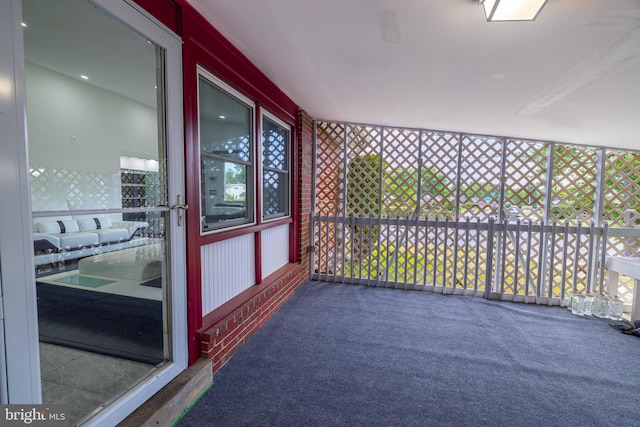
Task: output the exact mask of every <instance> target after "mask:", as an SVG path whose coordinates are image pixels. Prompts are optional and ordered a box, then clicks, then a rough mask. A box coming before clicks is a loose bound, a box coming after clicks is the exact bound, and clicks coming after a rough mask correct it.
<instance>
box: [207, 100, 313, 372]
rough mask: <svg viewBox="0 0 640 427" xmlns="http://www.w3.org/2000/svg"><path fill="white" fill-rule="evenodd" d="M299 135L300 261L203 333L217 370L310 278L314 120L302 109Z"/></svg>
mask: <svg viewBox="0 0 640 427" xmlns="http://www.w3.org/2000/svg"><path fill="white" fill-rule="evenodd" d="M297 138H298V141H297V142H298V144H297V145H298V160H299V161H298V165H297V168H298V179H299V181H298V193H299V194H298V196H299V198H300V199H299V204H298V209H299V212H298V214H299V216H298V218H299V230H298V231H299V233H298V236H299V239H300V244H299V246H298V248H299V249H298V250H299V260H300V262H299V263H297V264H295V265H293V266H291V267H289V268H288V269H285V270H284V271H285V273H284V274H282V276H280V277H278V278H276V279H275V280H274V281H273V282H271V283H269V284H268V285H267V286H266V288H265V289H264V290H263V291H262V292H260V293H259V294H257V295H256V296H255V297H253V298H252V299H251V300H250V301H248V302H247V303H245V304H244V305H243V306H242V307H240V308H239V309H238V310H236V311H235V312H233V313H232V314H230V315H229V316H227V317H226V318H224V319H223V320H222V321H220V322H218V323H216V324H215V325H213V326H212V327H210V328H208V329H207V330H206V331H204V332H202V333H201V334H200V343H201V349H202V356H203V357H206V358H208V359H212V365H213V372H216V371H217V370H218V369H220V368H221V367H222V366H223V365H224V364H225V363H226V362H227V361H228V360H229V359H230V358H231V356H232V355H233V354H234V353H235V352H236V351H237V350H238V348H240V347H241V346H242V345H243V344H244V343H245V342H246V341H247V339H249V337H250V336H251V335H252V334H253V333H254V332H255V331H257V330H258V329H259V328H260V327H261V326H262V325H264V324H265V322H266V321H267V320H269V318H270V317H271V315H272V314H273V313H275V312H276V311H278V309H279V308H280V307H281V306H282V304H284V303H285V302H286V301H287V300H288V299H289V297H291V295H293V293H294V292H295V291H296V289H297V288H298V286H300V284H302V283H303V282H304V281H305V280H307V279H308V278H309V251H308V247H309V245H310V221H311V207H312V203H311V202H312V200H311V195H312V187H311V186H312V185H313V171H312V165H313V120H312V119H311V117H309V115H308V114H307V113H306V112H305V111H302V110H300V111H299V112H298V132H297ZM281 271H282V270H281Z"/></svg>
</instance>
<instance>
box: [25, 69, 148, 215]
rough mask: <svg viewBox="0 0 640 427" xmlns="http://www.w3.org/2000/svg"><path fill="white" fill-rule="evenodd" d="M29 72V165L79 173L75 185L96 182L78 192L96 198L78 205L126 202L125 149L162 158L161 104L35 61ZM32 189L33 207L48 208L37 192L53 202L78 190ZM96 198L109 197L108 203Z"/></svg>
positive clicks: (27, 70)
mask: <svg viewBox="0 0 640 427" xmlns="http://www.w3.org/2000/svg"><path fill="white" fill-rule="evenodd" d="M25 71H26V82H27V129H28V144H29V165H30V167H31V168H43V169H44V170H46V171H48V172H51V171H52V170H54V169H55V170H64V171H67V173H68V174H69V175H70V176H75V177H76V178H74V179H76V180H77V181H78V183H77V184H74V185H76V186H77V185H83V186H85V187H86V186H87V181H92V182H91V184H90V185H89V187H87V188H88V190H86V191H84V192H83V193H82V194H80V195H77V197H79V198H84V201H85V202H86V201H87V198H88V199H90V200H91V203H82V201H80V202H79V203H76V208H79V207H80V208H94V207H121V206H117V203H118V202H119V197H120V189H119V172H120V154H121V152H123V151H126V152H128V153H131V152H133V153H139V154H141V155H147V156H148V157H149V158H158V136H157V116H156V109H155V108H151V107H149V106H147V105H144V104H141V103H138V102H135V101H133V100H130V99H128V98H125V97H122V96H120V95H116V94H114V93H112V92H109V91H106V90H103V89H100V88H97V87H95V86H93V85H91V84H89V83H87V82H84V81H81V80H80V79H77V80H76V79H72V78H70V77H67V76H64V75H62V74H59V73H56V72H54V71H51V70H48V69H46V68H43V67H40V66H38V65H35V64H33V63H29V62H27V63H26V70H25ZM72 137H75V138H76V142H75V143H72V142H71V138H72ZM69 179H72V178H69ZM43 181H44V180H40V182H43ZM32 182H34V181H33V179H32ZM34 185H36V184H35V183H34ZM56 185H58V184H56ZM96 186H98V187H100V186H102V187H103V188H96ZM33 190H34V191H33V194H34V200H33V202H34V203H33V204H34V210H46V203H47V202H46V200H45V201H44V203H42V198H41V197H40V196H38V200H36V197H35V196H37V195H38V193H40V195H42V194H49V195H50V197H49V199H50V200H51V201H52V202H53V201H56V200H55V199H64V198H65V197H66V198H67V199H68V198H69V197H74V195H76V194H77V191H76V192H74V191H73V190H72V189H70V188H59V189H51V188H47V189H44V188H43V189H37V188H34V189H33ZM39 190H40V191H39ZM52 191H53V193H52ZM90 192H102V193H103V194H102V195H95V194H93V195H92V194H89V193H90ZM95 200H108V202H107V204H108V205H109V206H99V205H96V203H95ZM57 201H64V200H57ZM114 204H115V206H114ZM43 205H44V206H43ZM88 205H91V206H88Z"/></svg>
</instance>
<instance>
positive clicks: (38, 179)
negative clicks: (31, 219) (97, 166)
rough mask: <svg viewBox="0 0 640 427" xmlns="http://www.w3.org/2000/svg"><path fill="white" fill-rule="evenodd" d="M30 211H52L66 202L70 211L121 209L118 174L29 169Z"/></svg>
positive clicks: (118, 172) (117, 172) (62, 169)
mask: <svg viewBox="0 0 640 427" xmlns="http://www.w3.org/2000/svg"><path fill="white" fill-rule="evenodd" d="M29 173H30V180H31V204H32V210H33V211H36V212H37V211H46V210H51V207H52V206H59V205H60V203H61V202H62V203H64V202H67V203H68V206H69V209H73V210H80V209H107V208H121V207H122V206H121V182H120V170H118V171H114V172H111V173H108V172H93V171H83V170H70V169H64V168H61V169H52V168H44V167H42V168H39V167H32V168H30V170H29Z"/></svg>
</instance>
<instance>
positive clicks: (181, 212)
mask: <svg viewBox="0 0 640 427" xmlns="http://www.w3.org/2000/svg"><path fill="white" fill-rule="evenodd" d="M177 199H178V200H177V201H178V203H176V204H175V205H173V206H171V209H177V210H178V227H181V226H182V217H183V216H184V211H186V210H187V209H189V205H185V204H183V203H182V195H181V194H178V197H177Z"/></svg>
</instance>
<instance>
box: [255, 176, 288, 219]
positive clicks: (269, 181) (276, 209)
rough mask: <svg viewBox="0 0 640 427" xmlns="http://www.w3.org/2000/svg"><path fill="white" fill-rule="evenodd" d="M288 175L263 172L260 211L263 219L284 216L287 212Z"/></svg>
mask: <svg viewBox="0 0 640 427" xmlns="http://www.w3.org/2000/svg"><path fill="white" fill-rule="evenodd" d="M288 184H289V175H288V174H286V173H283V172H273V171H267V170H265V171H264V174H263V187H262V188H263V198H264V203H263V207H262V209H263V210H264V216H265V217H273V216H284V215H287V214H288V211H289V197H288V193H289V191H288V188H289V185H288Z"/></svg>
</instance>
